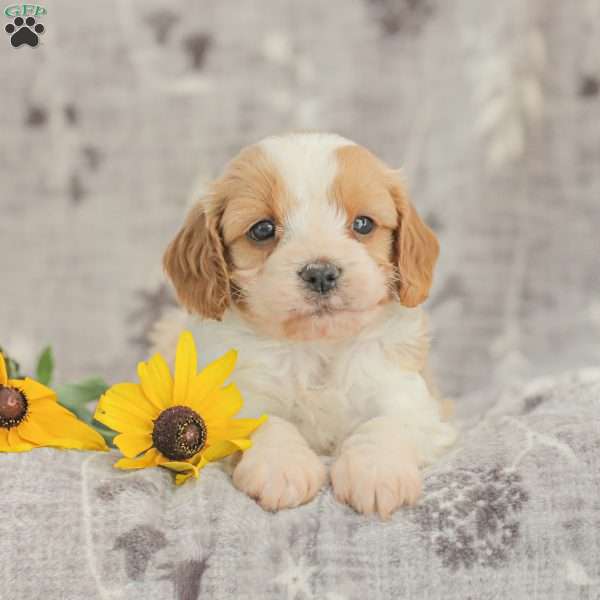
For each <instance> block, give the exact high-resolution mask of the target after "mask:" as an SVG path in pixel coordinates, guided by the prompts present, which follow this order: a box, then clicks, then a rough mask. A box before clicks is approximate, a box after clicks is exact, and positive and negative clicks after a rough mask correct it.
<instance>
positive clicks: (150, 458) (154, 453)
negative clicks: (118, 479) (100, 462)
mask: <svg viewBox="0 0 600 600" xmlns="http://www.w3.org/2000/svg"><path fill="white" fill-rule="evenodd" d="M160 459H161V455H160V453H159V452H158V450H156V449H155V448H150V450H148V452H146V454H143V455H142V456H138V457H137V458H121V459H120V460H118V461H117V462H116V463H115V464H114V466H115V468H117V469H145V468H146V467H156V466H157V465H159V464H161V461H160Z"/></svg>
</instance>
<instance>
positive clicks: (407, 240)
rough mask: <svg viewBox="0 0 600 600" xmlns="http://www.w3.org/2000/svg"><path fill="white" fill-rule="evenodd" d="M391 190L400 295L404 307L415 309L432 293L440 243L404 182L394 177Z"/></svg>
mask: <svg viewBox="0 0 600 600" xmlns="http://www.w3.org/2000/svg"><path fill="white" fill-rule="evenodd" d="M390 191H391V194H392V197H393V198H394V201H395V202H396V209H397V211H398V229H397V234H396V247H395V253H396V264H397V266H398V274H399V281H398V295H399V299H400V302H401V303H402V304H403V305H404V306H408V307H411V308H412V307H415V306H418V305H419V304H421V303H422V302H424V301H425V300H426V299H427V296H428V295H429V289H430V288H431V283H432V280H433V269H434V267H435V263H436V261H437V258H438V255H439V252H440V245H439V242H438V239H437V237H436V236H435V234H434V233H433V231H431V229H430V228H429V227H428V226H427V225H426V224H425V223H424V222H423V221H422V220H421V218H420V217H419V215H418V214H417V211H416V210H415V208H414V206H413V205H412V204H411V202H410V200H409V199H408V196H407V194H406V191H405V189H404V186H403V185H402V183H401V182H400V181H398V180H397V179H394V181H393V182H392V184H391V189H390Z"/></svg>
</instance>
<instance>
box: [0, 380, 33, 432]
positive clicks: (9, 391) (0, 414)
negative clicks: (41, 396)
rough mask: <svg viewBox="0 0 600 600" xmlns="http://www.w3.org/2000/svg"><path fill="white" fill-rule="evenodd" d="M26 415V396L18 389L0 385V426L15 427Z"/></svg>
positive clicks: (5, 427)
mask: <svg viewBox="0 0 600 600" xmlns="http://www.w3.org/2000/svg"><path fill="white" fill-rule="evenodd" d="M26 415H27V398H25V394H23V392H21V391H20V390H17V389H16V388H12V387H6V386H4V385H0V427H3V428H4V429H10V428H11V427H16V426H17V425H18V424H19V423H20V422H21V421H22V420H23V419H24V418H25V416H26Z"/></svg>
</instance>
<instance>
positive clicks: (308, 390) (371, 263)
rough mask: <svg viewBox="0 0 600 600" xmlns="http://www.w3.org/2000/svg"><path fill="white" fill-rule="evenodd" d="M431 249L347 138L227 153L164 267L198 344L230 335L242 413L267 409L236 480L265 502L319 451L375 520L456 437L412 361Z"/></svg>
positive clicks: (300, 483) (296, 496)
mask: <svg viewBox="0 0 600 600" xmlns="http://www.w3.org/2000/svg"><path fill="white" fill-rule="evenodd" d="M437 256H438V242H437V239H436V237H435V235H434V234H433V232H432V231H431V230H430V229H429V228H428V227H427V226H426V225H425V224H424V223H423V221H422V220H421V219H420V218H419V216H418V215H417V212H416V211H415V209H414V207H413V206H412V204H411V202H410V201H409V199H408V197H407V194H406V191H405V188H404V186H403V184H402V182H401V181H400V179H399V178H398V175H397V173H395V172H394V171H392V170H391V169H389V168H388V167H387V166H385V165H384V164H383V163H382V162H381V161H380V160H379V159H377V158H376V157H375V156H374V155H373V154H371V153H370V152H369V151H368V150H366V149H365V148H363V147H361V146H359V145H356V144H354V143H353V142H351V141H349V140H347V139H344V138H342V137H340V136H337V135H330V134H317V133H306V134H305V133H302V134H289V135H283V136H277V137H270V138H267V139H265V140H263V141H262V142H259V143H258V144H256V145H253V146H250V147H248V148H246V149H244V150H243V151H242V152H241V153H240V154H239V155H238V156H237V157H236V158H235V159H234V160H233V161H232V162H231V163H230V164H229V165H228V167H227V168H226V169H225V172H224V174H223V175H222V177H220V178H219V179H218V180H217V181H215V182H214V183H213V184H212V186H211V188H210V190H209V192H208V193H207V195H206V197H205V198H203V199H202V200H201V201H200V202H199V203H198V204H197V206H195V207H194V208H193V209H192V211H191V212H190V214H189V216H188V218H187V220H186V222H185V224H184V225H183V228H182V229H181V231H180V232H179V233H178V234H177V236H176V238H175V239H174V240H173V241H172V242H171V244H170V246H169V248H168V249H167V252H166V254H165V260H164V265H165V268H166V271H167V273H168V275H169V276H170V278H171V280H172V281H173V284H174V286H175V289H176V291H177V294H178V297H179V299H180V301H181V303H182V304H183V305H184V306H185V307H186V308H187V309H188V310H189V311H190V312H192V313H195V314H196V315H199V316H200V317H202V319H198V320H195V323H194V324H193V325H192V326H191V329H192V331H193V332H194V334H195V337H196V339H197V341H198V344H199V346H200V348H201V350H202V354H203V356H204V357H206V358H207V359H213V358H216V357H217V356H219V355H220V354H222V353H223V352H225V351H226V350H227V349H229V348H231V347H234V348H237V349H238V351H239V360H238V365H237V367H236V371H235V378H234V380H235V382H236V384H237V385H238V386H239V388H240V389H241V391H242V394H243V396H244V398H245V407H244V413H245V414H244V416H258V415H259V414H262V413H263V412H265V413H267V414H269V415H270V418H269V421H268V422H267V423H266V424H265V425H264V426H263V427H261V428H260V429H259V430H258V431H257V432H256V433H255V435H254V436H253V442H254V443H253V446H252V448H251V449H249V450H248V451H247V452H245V453H244V454H243V455H242V457H241V460H240V461H239V463H238V464H237V466H236V467H235V470H234V472H233V482H234V484H235V485H236V487H238V488H239V489H240V490H242V491H244V492H246V493H247V494H248V495H250V496H252V497H253V498H256V499H257V501H258V502H259V503H260V505H261V506H263V507H264V508H265V509H268V510H277V509H282V508H287V507H294V506H298V505H300V504H302V503H305V502H308V501H309V500H311V499H312V498H313V497H314V496H315V494H317V492H318V491H319V489H320V488H321V487H322V486H323V485H324V484H325V482H326V478H327V477H326V475H327V472H326V469H325V466H324V464H323V462H322V460H321V459H320V458H319V455H320V454H331V455H334V456H335V461H334V463H333V466H332V468H331V483H332V486H333V489H334V492H335V495H336V497H337V498H338V500H340V501H341V502H345V503H347V504H349V505H350V506H352V507H353V508H354V509H356V510H357V511H359V512H361V513H372V512H377V513H379V514H380V515H381V516H382V517H384V518H386V517H388V516H389V515H390V514H391V513H392V512H393V511H394V510H395V509H397V508H398V507H400V506H401V505H403V504H413V503H414V502H416V500H417V499H418V497H419V495H420V491H421V474H420V467H421V466H423V465H426V464H428V463H431V462H432V461H434V460H435V459H436V457H438V456H439V455H440V454H441V453H442V452H443V451H444V450H445V449H446V448H447V447H448V446H449V445H451V444H452V442H453V441H454V439H455V431H454V429H453V427H452V426H451V425H450V424H448V423H446V422H444V418H443V417H444V415H442V409H441V405H440V401H439V399H438V398H437V397H436V396H437V394H436V393H435V391H434V390H433V388H432V386H431V384H429V383H428V381H427V380H426V376H425V375H424V372H425V371H426V361H427V353H428V332H427V323H426V319H425V316H424V314H423V312H422V310H421V309H420V308H418V306H419V305H420V304H421V303H422V302H423V301H424V300H425V299H426V298H427V295H428V293H429V288H430V286H431V281H432V275H433V270H434V265H435V262H436V259H437ZM188 326H189V325H188ZM171 333H173V332H171ZM175 333H177V332H175ZM174 338H175V336H173V335H172V336H171V339H174ZM159 346H161V344H159ZM162 346H163V347H159V349H160V350H161V351H163V352H165V351H166V352H167V353H168V354H171V355H172V354H173V350H172V348H171V349H169V348H165V347H164V344H162ZM169 350H170V352H169Z"/></svg>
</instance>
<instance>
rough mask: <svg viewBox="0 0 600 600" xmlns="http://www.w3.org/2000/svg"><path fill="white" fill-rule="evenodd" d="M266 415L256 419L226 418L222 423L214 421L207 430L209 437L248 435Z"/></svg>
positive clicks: (211, 438)
mask: <svg viewBox="0 0 600 600" xmlns="http://www.w3.org/2000/svg"><path fill="white" fill-rule="evenodd" d="M267 418H268V417H267V415H262V416H261V417H259V418H258V419H228V420H227V421H225V422H223V423H215V424H214V425H213V426H212V427H211V428H210V430H209V432H208V433H209V439H210V440H211V441H212V440H215V441H216V440H228V439H242V438H247V437H249V436H250V435H251V434H252V433H254V431H256V430H257V429H258V428H259V427H260V426H261V425H262V424H263V423H264V422H265V421H266V420H267Z"/></svg>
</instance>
